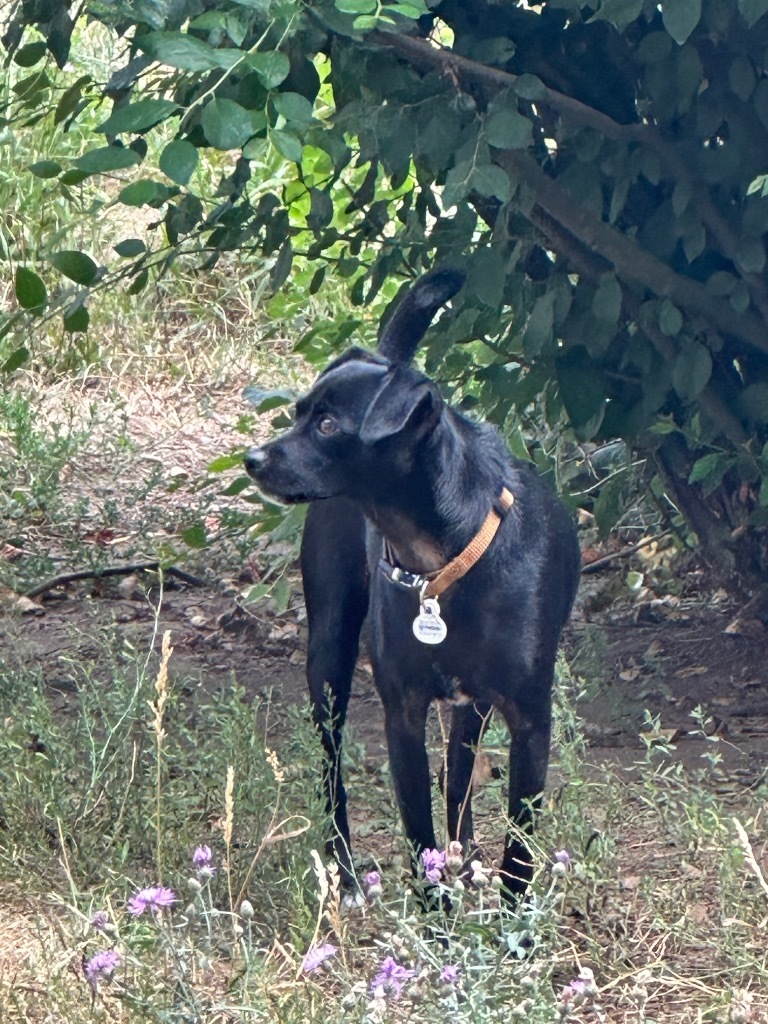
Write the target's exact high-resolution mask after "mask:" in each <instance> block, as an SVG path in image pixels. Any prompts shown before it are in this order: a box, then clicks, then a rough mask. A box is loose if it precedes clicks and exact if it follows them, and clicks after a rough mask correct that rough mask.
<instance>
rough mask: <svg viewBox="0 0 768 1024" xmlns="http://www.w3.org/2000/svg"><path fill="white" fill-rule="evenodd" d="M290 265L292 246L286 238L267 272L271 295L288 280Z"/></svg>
mask: <svg viewBox="0 0 768 1024" xmlns="http://www.w3.org/2000/svg"><path fill="white" fill-rule="evenodd" d="M292 264H293V246H292V245H291V240H290V238H288V239H286V241H285V242H284V243H283V244H282V246H281V247H280V252H279V253H278V256H277V259H276V260H275V262H274V265H273V266H272V269H271V270H270V272H269V287H270V289H271V291H272V292H273V293H274V292H276V291H279V290H280V288H282V286H283V285H284V284H285V282H286V281H287V280H288V275H289V274H290V272H291V266H292Z"/></svg>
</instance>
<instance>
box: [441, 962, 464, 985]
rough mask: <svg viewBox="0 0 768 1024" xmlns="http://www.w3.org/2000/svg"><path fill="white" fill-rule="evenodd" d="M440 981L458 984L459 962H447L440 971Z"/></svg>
mask: <svg viewBox="0 0 768 1024" xmlns="http://www.w3.org/2000/svg"><path fill="white" fill-rule="evenodd" d="M440 981H444V982H446V983H447V984H448V985H457V984H458V982H459V967H458V964H446V965H445V967H444V968H443V969H442V971H440Z"/></svg>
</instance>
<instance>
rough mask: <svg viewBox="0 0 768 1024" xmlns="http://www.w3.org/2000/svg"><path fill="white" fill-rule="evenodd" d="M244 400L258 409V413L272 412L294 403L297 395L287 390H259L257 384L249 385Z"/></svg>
mask: <svg viewBox="0 0 768 1024" xmlns="http://www.w3.org/2000/svg"><path fill="white" fill-rule="evenodd" d="M243 398H244V399H245V400H246V402H249V403H250V404H251V405H254V406H255V407H256V412H257V413H263V412H271V411H272V409H277V408H278V407H279V406H281V405H288V404H289V403H290V402H293V401H294V399H295V398H296V395H295V394H294V393H293V391H288V390H287V389H286V388H267V389H265V388H258V387H256V385H255V384H249V385H248V387H246V388H243Z"/></svg>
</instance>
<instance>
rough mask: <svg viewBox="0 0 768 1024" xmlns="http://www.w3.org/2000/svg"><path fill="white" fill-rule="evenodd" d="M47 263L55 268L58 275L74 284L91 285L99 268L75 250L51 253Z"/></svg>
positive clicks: (88, 257)
mask: <svg viewBox="0 0 768 1024" xmlns="http://www.w3.org/2000/svg"><path fill="white" fill-rule="evenodd" d="M48 262H49V263H51V264H52V265H53V266H54V267H56V269H57V270H58V271H59V273H60V274H63V275H64V277H68V278H69V279H70V281H74V282H75V283H76V284H84V285H89V284H91V282H92V281H93V280H94V278H95V277H96V275H97V273H98V272H99V268H98V267H97V265H96V264H95V263H94V262H93V260H92V259H91V257H90V256H88V255H87V253H84V252H79V251H78V250H77V249H62V251H61V252H52V253H51V254H50V255H49V257H48Z"/></svg>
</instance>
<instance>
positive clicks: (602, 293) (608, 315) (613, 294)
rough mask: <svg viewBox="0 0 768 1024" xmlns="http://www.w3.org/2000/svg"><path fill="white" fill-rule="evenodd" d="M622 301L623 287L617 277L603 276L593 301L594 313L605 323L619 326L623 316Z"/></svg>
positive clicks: (612, 275)
mask: <svg viewBox="0 0 768 1024" xmlns="http://www.w3.org/2000/svg"><path fill="white" fill-rule="evenodd" d="M622 299H623V293H622V290H621V285H620V284H619V282H618V281H617V280H616V277H615V275H614V274H603V276H602V277H601V278H600V284H599V285H598V288H597V291H596V292H595V297H594V298H593V300H592V312H593V313H594V314H595V316H596V317H597V319H598V320H602V321H603V323H606V324H617V323H618V322H619V317H620V316H621V303H622Z"/></svg>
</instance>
